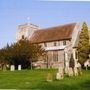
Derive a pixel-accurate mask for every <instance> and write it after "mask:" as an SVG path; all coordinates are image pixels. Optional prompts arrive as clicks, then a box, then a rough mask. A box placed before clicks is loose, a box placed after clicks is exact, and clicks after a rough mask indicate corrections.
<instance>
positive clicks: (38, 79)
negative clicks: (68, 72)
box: [0, 69, 90, 90]
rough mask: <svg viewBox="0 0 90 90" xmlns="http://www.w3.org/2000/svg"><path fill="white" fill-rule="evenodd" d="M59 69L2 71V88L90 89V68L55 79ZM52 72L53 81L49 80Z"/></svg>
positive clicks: (44, 89)
mask: <svg viewBox="0 0 90 90" xmlns="http://www.w3.org/2000/svg"><path fill="white" fill-rule="evenodd" d="M56 72H57V70H54V69H41V70H21V71H0V89H19V90H20V89H24V90H26V89H29V90H90V70H87V71H85V70H83V73H82V75H81V76H74V77H68V76H65V77H64V79H63V80H55V74H56ZM48 73H51V74H52V76H53V81H51V82H47V75H48Z"/></svg>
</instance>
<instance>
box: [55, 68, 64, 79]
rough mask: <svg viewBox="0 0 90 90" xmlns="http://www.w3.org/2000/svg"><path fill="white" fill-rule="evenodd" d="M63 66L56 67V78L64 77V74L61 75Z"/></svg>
mask: <svg viewBox="0 0 90 90" xmlns="http://www.w3.org/2000/svg"><path fill="white" fill-rule="evenodd" d="M63 73H64V72H63V68H62V67H59V68H58V72H57V74H56V79H57V80H61V79H63V78H64V75H63Z"/></svg>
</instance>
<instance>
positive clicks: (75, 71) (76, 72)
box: [74, 67, 78, 76]
mask: <svg viewBox="0 0 90 90" xmlns="http://www.w3.org/2000/svg"><path fill="white" fill-rule="evenodd" d="M74 74H75V76H78V70H77V67H75V68H74Z"/></svg>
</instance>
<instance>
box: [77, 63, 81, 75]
mask: <svg viewBox="0 0 90 90" xmlns="http://www.w3.org/2000/svg"><path fill="white" fill-rule="evenodd" d="M77 70H78V74H79V75H81V74H82V71H81V64H80V63H79V62H78V64H77Z"/></svg>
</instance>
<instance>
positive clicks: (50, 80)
mask: <svg viewBox="0 0 90 90" xmlns="http://www.w3.org/2000/svg"><path fill="white" fill-rule="evenodd" d="M52 81H53V76H52V74H51V73H48V75H47V82H52Z"/></svg>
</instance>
